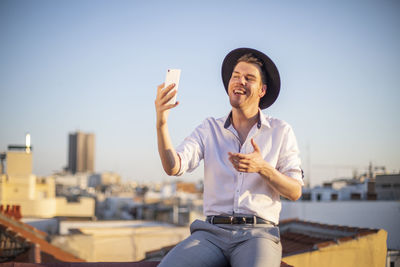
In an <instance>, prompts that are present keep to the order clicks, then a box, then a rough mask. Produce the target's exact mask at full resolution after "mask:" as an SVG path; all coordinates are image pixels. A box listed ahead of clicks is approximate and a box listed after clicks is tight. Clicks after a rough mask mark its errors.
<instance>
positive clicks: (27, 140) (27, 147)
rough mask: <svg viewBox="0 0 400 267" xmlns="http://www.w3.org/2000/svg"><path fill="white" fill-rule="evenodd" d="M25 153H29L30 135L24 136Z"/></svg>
mask: <svg viewBox="0 0 400 267" xmlns="http://www.w3.org/2000/svg"><path fill="white" fill-rule="evenodd" d="M25 151H26V153H29V152H31V135H30V134H29V133H27V134H26V136H25Z"/></svg>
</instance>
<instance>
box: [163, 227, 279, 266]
mask: <svg viewBox="0 0 400 267" xmlns="http://www.w3.org/2000/svg"><path fill="white" fill-rule="evenodd" d="M190 232H191V235H190V236H189V237H188V238H187V239H185V240H183V241H182V242H181V243H179V244H178V245H177V246H176V247H175V248H174V249H172V250H171V251H170V252H169V253H168V254H167V255H166V256H165V257H164V259H163V260H162V261H161V263H160V264H159V265H158V266H159V267H175V266H176V267H179V266H182V267H184V266H185V267H187V266H189V267H205V266H210V267H213V266H215V267H219V266H232V267H242V266H245V267H256V266H257V267H258V266H259V267H261V266H263V267H265V266H280V263H281V257H282V246H281V242H280V238H279V228H278V227H275V226H271V225H267V224H256V225H247V224H246V225H243V224H237V225H230V224H217V225H214V224H210V223H208V222H204V221H200V220H196V221H194V222H193V223H192V224H191V226H190Z"/></svg>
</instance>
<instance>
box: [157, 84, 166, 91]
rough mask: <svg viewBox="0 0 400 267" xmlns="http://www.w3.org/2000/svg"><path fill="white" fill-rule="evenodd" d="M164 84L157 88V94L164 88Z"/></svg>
mask: <svg viewBox="0 0 400 267" xmlns="http://www.w3.org/2000/svg"><path fill="white" fill-rule="evenodd" d="M164 85H165V83H162V84H160V85H159V86H157V92H160V91H161V89H163V88H164Z"/></svg>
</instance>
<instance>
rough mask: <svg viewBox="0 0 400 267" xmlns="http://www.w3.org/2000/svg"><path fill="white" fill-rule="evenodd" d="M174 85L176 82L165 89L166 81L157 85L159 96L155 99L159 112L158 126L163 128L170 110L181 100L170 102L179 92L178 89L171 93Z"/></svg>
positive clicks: (157, 111)
mask: <svg viewBox="0 0 400 267" xmlns="http://www.w3.org/2000/svg"><path fill="white" fill-rule="evenodd" d="M174 87H175V84H171V85H169V86H168V87H167V88H165V89H163V88H164V83H163V84H160V85H159V86H158V87H157V97H156V100H155V101H154V103H155V106H156V113H157V128H161V127H163V126H164V125H166V124H167V120H168V114H169V110H170V109H171V108H174V107H176V106H177V105H178V104H179V102H176V103H175V104H168V101H169V100H171V99H172V98H173V97H174V96H175V95H176V94H177V91H176V90H175V91H173V92H172V93H170V92H171V91H172V90H173V89H174Z"/></svg>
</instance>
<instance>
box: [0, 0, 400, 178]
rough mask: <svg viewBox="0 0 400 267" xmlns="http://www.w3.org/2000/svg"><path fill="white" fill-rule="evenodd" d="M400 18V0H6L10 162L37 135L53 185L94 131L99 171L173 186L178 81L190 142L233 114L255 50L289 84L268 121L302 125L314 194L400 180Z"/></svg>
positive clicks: (180, 125)
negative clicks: (77, 138) (171, 85)
mask: <svg viewBox="0 0 400 267" xmlns="http://www.w3.org/2000/svg"><path fill="white" fill-rule="evenodd" d="M243 5H247V8H248V9H249V11H246V12H245V11H243V8H244V6H243ZM399 11H400V4H399V3H397V2H396V1H384V2H382V1H358V0H357V1H350V2H346V3H345V2H339V3H338V2H335V3H330V2H328V1H323V2H320V1H318V2H317V1H305V2H302V3H286V4H285V3H275V2H272V1H250V2H247V3H246V4H244V3H242V2H236V1H230V2H229V3H228V2H218V3H213V2H210V1H205V2H202V3H180V2H174V1H172V2H168V3H164V2H157V1H156V2H154V3H153V2H152V3H136V2H130V1H115V2H113V3H112V4H111V3H110V2H108V1H96V2H92V1H81V2H75V1H72V2H71V1H57V2H53V1H42V0H41V1H35V2H31V1H8V0H6V1H2V2H0V32H1V33H2V35H1V36H0V59H1V60H0V99H1V105H0V113H1V118H0V121H1V126H2V131H0V152H4V151H6V150H7V146H8V145H9V144H15V143H23V141H24V136H25V134H26V133H27V132H29V133H30V134H31V136H32V146H33V147H34V150H33V161H34V163H33V172H34V173H35V174H37V175H51V174H52V172H54V171H60V170H62V169H63V167H65V165H66V163H67V162H68V133H69V132H72V131H76V130H81V131H83V132H92V133H94V134H95V135H96V152H95V158H96V171H98V172H102V171H115V172H117V173H119V174H121V176H122V178H123V179H125V180H138V181H146V180H149V181H151V180H162V179H166V178H168V177H167V176H166V175H165V174H164V173H163V170H162V167H161V164H160V161H159V158H158V152H157V144H156V131H155V110H154V100H155V95H156V87H157V85H158V84H161V83H162V82H163V79H164V77H165V71H166V70H167V69H168V68H180V69H182V74H181V81H180V85H179V92H178V101H180V105H179V106H178V107H177V108H175V109H174V110H172V111H171V114H170V123H169V126H170V130H171V135H172V140H173V143H174V145H178V144H179V143H180V142H181V141H182V140H183V138H184V137H186V136H187V135H189V134H190V133H191V131H192V130H193V129H194V128H195V127H196V126H197V125H199V124H200V123H201V122H202V121H203V120H204V119H205V118H206V117H209V116H213V117H222V116H224V115H226V114H227V113H228V112H229V108H230V106H229V102H228V99H227V96H226V94H225V91H224V89H223V84H222V80H221V74H220V68H221V64H222V60H223V58H224V56H225V55H226V54H227V53H228V52H229V51H230V50H232V49H234V48H237V47H253V48H256V49H259V50H261V51H263V52H265V53H266V54H268V55H269V56H270V57H271V58H272V59H273V60H274V62H275V63H276V65H277V67H278V69H279V71H280V75H281V81H282V89H281V93H280V96H279V98H278V100H277V102H276V103H275V104H274V105H273V106H272V107H271V108H269V109H267V110H265V111H264V113H266V114H268V115H271V116H273V117H277V118H279V119H283V120H285V121H287V122H288V123H290V124H291V125H292V126H293V129H294V131H295V134H296V137H297V140H298V143H299V147H300V151H301V157H302V161H303V168H304V170H305V173H306V175H309V174H310V173H311V184H312V185H316V184H321V183H322V182H323V181H325V180H330V179H332V178H334V177H342V176H345V175H347V176H351V175H352V172H353V170H354V169H358V170H360V171H361V170H362V169H366V168H367V167H368V165H369V163H370V162H372V163H373V164H374V165H377V166H382V165H383V166H386V167H387V170H388V171H392V170H396V171H398V170H399V169H400V150H399V149H398V148H399V147H400V140H399V138H398V134H397V133H398V132H399V131H400V119H399V118H398V117H397V116H396V114H400V107H399V106H398V104H397V102H398V99H400V92H399V90H398V89H399V88H398V84H400V75H399V70H400V53H399V52H398V47H399V46H400V36H399V34H398V28H399V26H400V18H399V16H398V15H397V14H398V13H399ZM238 18H240V20H238ZM202 175H203V174H202V168H199V169H198V170H196V171H195V173H193V174H188V175H184V176H183V177H182V178H185V177H187V178H188V180H190V179H199V178H201V177H202Z"/></svg>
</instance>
